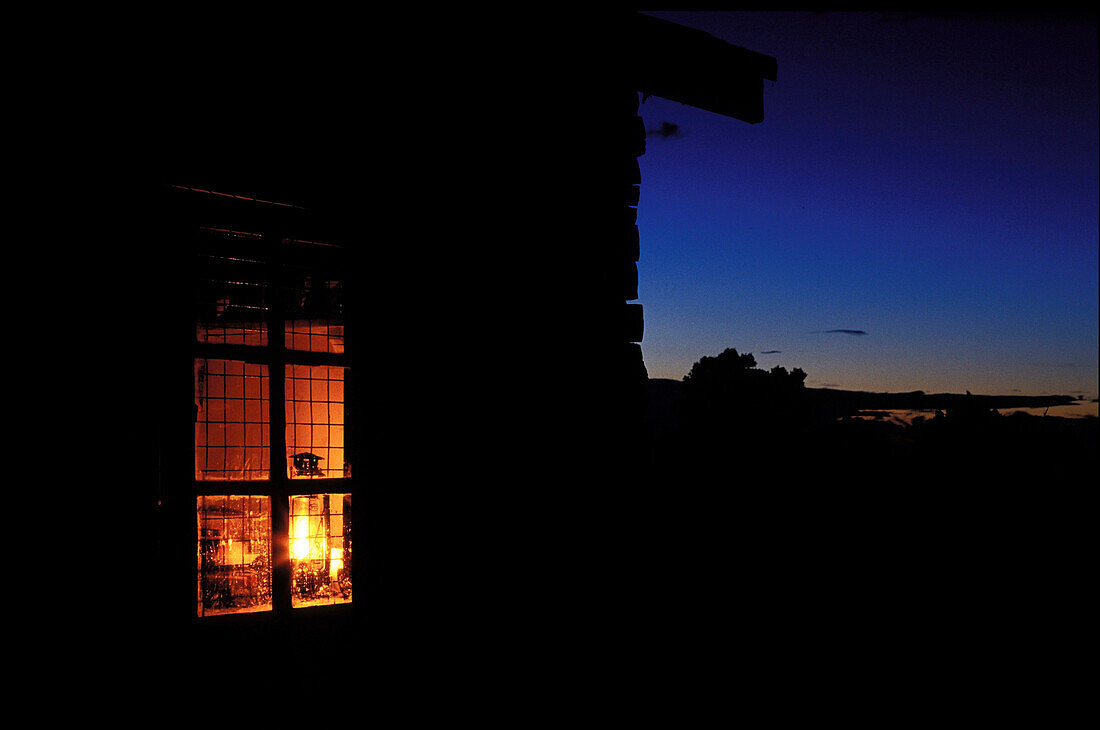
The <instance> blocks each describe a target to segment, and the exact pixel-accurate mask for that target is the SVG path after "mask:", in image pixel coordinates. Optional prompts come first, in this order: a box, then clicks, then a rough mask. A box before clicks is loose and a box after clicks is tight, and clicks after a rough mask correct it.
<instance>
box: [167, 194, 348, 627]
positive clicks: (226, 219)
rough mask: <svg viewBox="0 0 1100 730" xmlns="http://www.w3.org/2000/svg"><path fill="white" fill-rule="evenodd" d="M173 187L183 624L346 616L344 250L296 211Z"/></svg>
mask: <svg viewBox="0 0 1100 730" xmlns="http://www.w3.org/2000/svg"><path fill="white" fill-rule="evenodd" d="M174 189H175V190H178V191H180V194H182V195H188V196H190V198H189V199H188V200H187V201H185V203H184V204H183V205H182V206H181V210H184V211H186V212H187V215H188V216H189V220H192V221H194V227H193V228H191V229H189V230H190V231H191V234H190V235H193V243H194V253H195V256H196V259H195V273H196V278H195V298H194V314H195V316H194V336H195V339H194V341H193V344H192V346H193V352H192V375H193V383H192V385H193V395H194V404H193V416H194V481H193V483H192V484H193V489H194V491H195V493H194V498H195V524H196V533H195V545H196V549H195V558H196V576H195V591H196V596H197V615H198V617H199V618H202V619H210V618H211V617H216V616H221V615H224V614H247V613H254V612H274V613H279V612H282V611H289V610H293V609H298V608H300V609H305V610H326V609H322V608H321V607H323V606H331V605H333V604H349V603H351V601H352V573H353V571H352V532H351V518H352V513H351V505H352V494H353V491H354V485H353V482H352V479H351V467H350V464H349V461H350V459H349V456H348V454H349V450H348V448H347V444H346V429H347V428H348V426H349V424H348V422H347V419H346V414H345V402H346V393H345V388H346V386H347V384H348V382H349V372H350V367H349V363H348V362H347V359H346V354H345V337H346V334H347V333H346V321H345V316H346V313H345V309H344V284H345V281H344V277H345V276H346V271H347V267H346V263H345V260H344V256H345V251H344V249H343V248H342V247H341V246H338V245H333V244H331V243H326V242H322V241H319V240H317V238H318V237H317V236H316V235H315V233H316V232H315V231H314V232H311V231H310V230H309V226H310V224H309V222H308V219H307V218H305V217H303V215H302V214H301V211H302V209H300V208H296V207H294V206H286V205H280V204H275V203H266V202H265V201H263V200H258V199H254V198H247V197H241V196H232V195H220V194H217V193H213V192H208V191H204V190H199V189H188V188H180V187H177V188H174ZM196 211H198V212H196ZM207 213H209V215H207ZM191 216H194V217H191ZM204 218H205V220H200V219H204ZM299 229H300V230H299ZM272 333H274V336H272ZM278 333H282V336H281V337H280V336H278ZM316 479H323V480H324V482H323V483H324V485H325V487H324V491H321V490H317V489H315V488H313V487H311V488H310V489H303V488H302V485H303V484H305V483H306V482H304V481H303V480H316ZM229 483H232V486H229ZM303 492H304V493H303ZM331 610H333V611H342V610H345V609H340V608H335V609H331ZM232 620H236V619H232ZM241 620H250V619H247V617H246V618H245V619H241Z"/></svg>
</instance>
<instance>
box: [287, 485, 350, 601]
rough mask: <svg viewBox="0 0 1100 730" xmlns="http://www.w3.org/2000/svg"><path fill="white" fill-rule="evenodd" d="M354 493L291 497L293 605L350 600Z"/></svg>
mask: <svg viewBox="0 0 1100 730" xmlns="http://www.w3.org/2000/svg"><path fill="white" fill-rule="evenodd" d="M351 545H352V540H351V495H350V494H309V495H295V496H292V497H291V498H290V564H291V575H292V579H293V585H292V587H291V605H292V606H293V607H294V608H303V607H306V606H320V605H328V604H333V603H350V602H351V561H352V550H351Z"/></svg>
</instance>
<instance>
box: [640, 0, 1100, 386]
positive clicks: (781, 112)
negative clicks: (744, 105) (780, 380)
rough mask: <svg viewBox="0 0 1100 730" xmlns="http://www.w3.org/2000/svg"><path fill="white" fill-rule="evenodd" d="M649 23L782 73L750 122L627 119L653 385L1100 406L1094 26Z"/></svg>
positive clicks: (681, 16) (995, 21)
mask: <svg viewBox="0 0 1100 730" xmlns="http://www.w3.org/2000/svg"><path fill="white" fill-rule="evenodd" d="M649 14H651V15H654V16H657V17H660V18H664V19H667V20H671V21H673V22H676V23H679V24H681V25H685V26H688V27H692V28H697V29H699V30H703V31H706V32H708V33H710V34H712V35H714V36H717V37H719V38H721V39H722V40H725V41H728V42H730V43H733V44H735V45H740V46H743V47H745V48H748V49H750V50H754V51H758V52H760V53H765V54H768V55H771V56H774V57H775V58H776V59H777V60H778V66H779V74H778V81H777V82H776V83H772V82H768V81H766V82H765V89H764V109H765V120H764V122H762V123H761V124H759V125H749V124H745V123H743V122H739V121H736V120H733V119H728V118H725V117H721V116H718V115H715V114H710V113H707V112H703V111H700V110H697V109H693V108H691V107H687V106H683V105H681V104H678V103H674V102H670V101H667V100H664V99H657V98H649V99H647V100H645V102H644V103H643V104H642V105H641V107H640V113H641V115H642V117H643V119H644V120H645V122H646V126H647V127H648V128H650V129H654V130H655V129H657V128H659V127H660V125H661V122H671V123H673V124H677V125H679V127H680V130H681V132H682V134H681V136H678V137H667V138H663V137H661V136H658V135H652V136H650V137H649V139H648V143H647V152H646V154H645V155H644V156H643V157H641V158H640V160H639V161H640V164H641V168H642V192H641V201H640V203H639V206H638V224H639V228H640V230H641V236H642V256H641V261H640V262H639V265H638V266H639V278H640V282H639V294H640V296H639V300H638V301H639V302H641V303H642V304H643V305H644V311H645V318H646V329H645V338H644V340H643V342H642V350H643V353H644V357H645V362H646V366H647V368H648V369H649V373H650V377H655V378H658V377H665V378H676V379H679V378H681V377H683V375H684V374H685V373H687V371H688V370H689V369H690V367H691V364H692V363H693V362H695V361H696V360H698V359H699V358H700V357H701V356H703V355H716V354H718V353H719V352H721V351H722V350H723V349H725V348H727V347H735V348H737V349H738V350H739V351H741V352H751V353H753V354H754V355H755V356H756V359H757V362H758V363H759V364H760V366H762V367H768V368H770V367H772V366H774V365H783V366H785V367H787V368H788V369H789V368H793V367H801V368H802V369H803V370H805V371H806V372H807V373H808V374H809V378H808V380H807V385H810V386H815V387H828V386H831V387H839V388H854V389H866V390H892V391H900V390H916V389H921V390H925V391H927V392H944V391H951V392H962V391H964V390H970V391H972V392H974V393H991V394H1010V393H1022V394H1028V395H1038V394H1044V393H1063V394H1075V395H1083V396H1087V397H1088V398H1096V397H1097V347H1098V342H1097V330H1098V290H1097V281H1098V267H1100V261H1098V255H1097V254H1098V218H1097V212H1098V211H1097V209H1098V198H1100V188H1098V155H1100V146H1098V94H1097V88H1098V81H1097V63H1098V61H1097V28H1096V21H1095V17H1096V16H1095V15H1092V16H1084V17H1083V19H1082V17H1066V16H1028V17H1020V16H1017V15H1011V16H996V15H990V16H981V15H964V16H953V17H928V16H914V15H913V14H897V13H871V12H867V13H837V12H826V13H810V12H801V13H776V12H731V13H726V12H651V13H649ZM830 330H858V331H863V332H865V333H866V334H851V333H846V332H830ZM772 351H778V352H772ZM769 353H770V354H769Z"/></svg>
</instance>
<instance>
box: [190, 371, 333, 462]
mask: <svg viewBox="0 0 1100 730" xmlns="http://www.w3.org/2000/svg"><path fill="white" fill-rule="evenodd" d="M266 393H267V366H266V365H254V364H251V363H244V362H238V361H233V360H195V479H198V480H200V481H225V480H241V479H267V478H269V475H270V472H269V465H268V463H267V462H268V454H267V449H268V447H269V445H270V444H269V441H268V436H267V434H268V418H267V409H266V408H264V407H263V404H264V401H263V400H262V399H261V394H266ZM341 445H342V444H341Z"/></svg>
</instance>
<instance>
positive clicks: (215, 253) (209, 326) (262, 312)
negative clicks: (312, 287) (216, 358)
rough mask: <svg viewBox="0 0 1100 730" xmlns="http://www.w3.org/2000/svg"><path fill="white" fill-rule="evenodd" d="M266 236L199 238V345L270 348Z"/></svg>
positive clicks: (208, 234) (218, 231)
mask: <svg viewBox="0 0 1100 730" xmlns="http://www.w3.org/2000/svg"><path fill="white" fill-rule="evenodd" d="M263 244H264V240H263V236H261V235H260V234H258V233H251V232H247V231H236V230H229V229H225V228H202V229H200V230H199V235H198V241H197V245H198V261H197V264H198V285H197V288H196V291H197V296H198V301H197V302H196V304H197V312H198V322H197V327H196V331H195V335H196V337H197V338H198V340H199V341H200V342H220V343H229V344H235V345H266V344H267V325H266V318H267V311H268V308H269V307H268V301H267V300H268V294H267V287H266V283H265V281H266V267H267V264H266V262H265V261H264V258H265V255H264V253H263V250H262V247H263Z"/></svg>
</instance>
